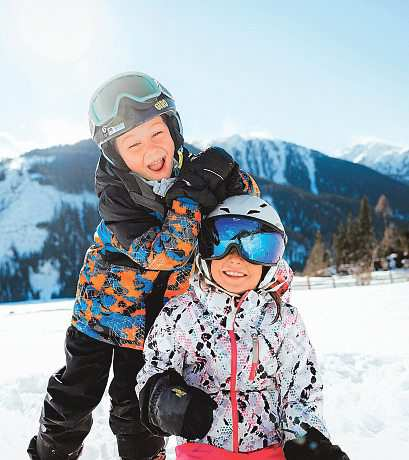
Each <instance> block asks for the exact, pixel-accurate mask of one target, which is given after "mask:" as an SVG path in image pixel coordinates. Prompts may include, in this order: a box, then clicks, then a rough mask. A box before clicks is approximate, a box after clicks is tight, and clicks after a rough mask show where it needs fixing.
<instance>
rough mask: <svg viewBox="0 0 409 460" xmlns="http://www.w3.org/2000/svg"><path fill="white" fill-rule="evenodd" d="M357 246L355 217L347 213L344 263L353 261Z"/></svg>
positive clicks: (354, 260)
mask: <svg viewBox="0 0 409 460" xmlns="http://www.w3.org/2000/svg"><path fill="white" fill-rule="evenodd" d="M358 248H359V231H358V226H357V221H356V219H353V218H352V214H351V213H349V214H348V219H347V223H346V244H345V261H344V263H346V264H352V263H355V262H356V260H357V259H358V255H357V253H358Z"/></svg>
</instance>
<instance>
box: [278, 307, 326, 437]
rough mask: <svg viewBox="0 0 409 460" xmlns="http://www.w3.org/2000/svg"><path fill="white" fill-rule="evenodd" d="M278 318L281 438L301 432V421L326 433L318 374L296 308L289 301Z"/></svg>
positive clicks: (319, 375)
mask: <svg viewBox="0 0 409 460" xmlns="http://www.w3.org/2000/svg"><path fill="white" fill-rule="evenodd" d="M282 321H283V325H284V338H283V342H282V344H281V347H280V349H279V351H278V363H279V368H278V372H277V379H278V387H279V392H280V393H279V394H280V404H279V406H280V407H279V409H280V419H281V428H282V430H283V437H284V441H288V440H291V439H294V438H296V437H300V436H304V434H305V431H304V430H303V429H302V428H301V427H300V424H301V423H302V422H306V423H308V424H309V425H310V426H312V427H315V428H316V429H317V430H318V431H320V432H321V433H323V434H324V435H325V436H327V437H328V432H327V429H326V427H325V424H324V421H323V418H322V399H323V394H322V393H323V386H322V382H321V374H320V371H319V369H318V368H317V359H316V355H315V351H314V349H313V348H312V345H311V343H310V341H309V339H308V336H307V333H306V330H305V326H304V322H303V320H302V319H301V317H300V315H299V313H298V310H297V309H296V308H295V307H293V306H291V305H289V304H287V305H285V306H284V307H283V309H282Z"/></svg>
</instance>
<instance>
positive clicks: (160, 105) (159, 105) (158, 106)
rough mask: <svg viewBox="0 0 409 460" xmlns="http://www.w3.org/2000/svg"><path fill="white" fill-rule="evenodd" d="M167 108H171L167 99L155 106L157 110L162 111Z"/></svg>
mask: <svg viewBox="0 0 409 460" xmlns="http://www.w3.org/2000/svg"><path fill="white" fill-rule="evenodd" d="M166 107H169V104H168V103H167V102H166V99H161V100H160V101H158V102H156V104H155V109H157V110H162V109H165V108H166Z"/></svg>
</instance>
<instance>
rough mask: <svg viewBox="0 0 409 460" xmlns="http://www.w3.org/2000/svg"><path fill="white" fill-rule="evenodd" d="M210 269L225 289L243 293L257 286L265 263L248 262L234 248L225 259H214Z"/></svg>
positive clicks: (216, 280) (217, 281)
mask: <svg viewBox="0 0 409 460" xmlns="http://www.w3.org/2000/svg"><path fill="white" fill-rule="evenodd" d="M210 271H211V274H212V277H213V279H214V281H215V282H216V283H217V284H218V285H219V286H221V287H222V288H223V289H226V291H229V292H232V293H234V294H241V293H243V292H245V291H249V290H251V289H255V288H256V287H257V285H258V283H259V282H260V279H261V273H262V271H263V265H256V264H251V263H250V262H247V260H245V259H243V258H242V257H240V255H239V253H238V252H237V251H236V249H232V250H231V251H230V252H229V253H228V254H227V255H226V256H225V257H223V259H214V260H212V261H211V267H210Z"/></svg>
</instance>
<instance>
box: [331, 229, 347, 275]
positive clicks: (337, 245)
mask: <svg viewBox="0 0 409 460" xmlns="http://www.w3.org/2000/svg"><path fill="white" fill-rule="evenodd" d="M332 245H333V250H334V254H335V265H336V267H337V270H338V269H339V267H340V266H341V265H342V264H345V263H347V249H348V239H347V228H346V225H345V224H343V223H341V224H339V226H338V229H337V232H336V233H335V234H334V235H333V237H332Z"/></svg>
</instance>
